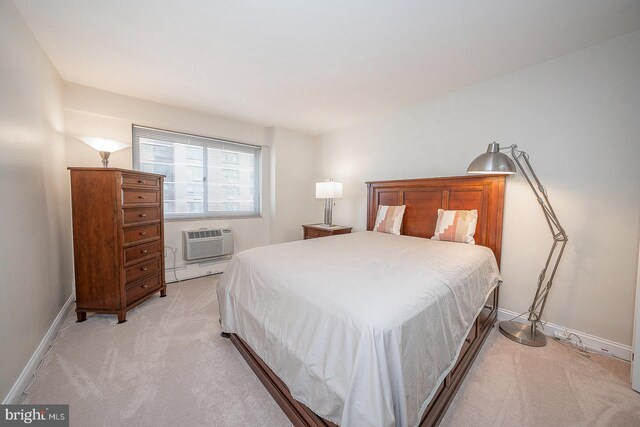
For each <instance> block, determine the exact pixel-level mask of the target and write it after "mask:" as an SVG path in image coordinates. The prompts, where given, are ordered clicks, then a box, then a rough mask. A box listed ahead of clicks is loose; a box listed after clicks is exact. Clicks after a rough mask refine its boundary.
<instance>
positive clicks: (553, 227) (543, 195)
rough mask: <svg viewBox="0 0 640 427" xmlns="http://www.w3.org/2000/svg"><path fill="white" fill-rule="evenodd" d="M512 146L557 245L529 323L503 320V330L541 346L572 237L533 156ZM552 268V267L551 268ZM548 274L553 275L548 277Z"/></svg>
mask: <svg viewBox="0 0 640 427" xmlns="http://www.w3.org/2000/svg"><path fill="white" fill-rule="evenodd" d="M508 148H510V149H511V157H513V160H514V161H515V163H516V165H517V167H518V169H519V170H520V172H521V173H522V175H523V176H524V178H525V179H526V181H527V183H528V184H529V187H530V188H531V190H532V191H533V193H534V195H535V196H536V199H537V200H538V203H539V204H540V207H541V208H542V212H543V213H544V216H545V219H546V220H547V224H548V225H549V230H550V231H551V234H552V235H553V244H552V245H551V250H550V251H549V255H548V256H547V261H546V263H545V265H544V267H543V268H542V271H541V272H540V275H539V276H538V287H537V289H536V294H535V297H534V298H533V302H532V303H531V306H530V307H529V317H528V320H529V324H523V323H517V322H514V321H513V320H507V321H504V322H500V332H502V334H503V335H504V336H506V337H507V338H509V339H511V340H513V341H516V342H518V343H520V344H524V345H529V346H533V347H541V346H543V345H545V343H546V342H547V337H546V336H545V335H544V334H543V333H542V332H540V331H538V324H539V323H540V322H542V314H543V312H544V308H545V305H546V303H547V297H548V296H549V291H550V290H551V286H553V278H554V277H555V275H556V271H557V270H558V264H559V263H560V258H562V254H563V253H564V248H565V246H566V245H567V241H568V239H567V234H566V233H565V231H564V228H562V226H561V225H560V221H559V220H558V217H557V216H556V213H555V212H554V210H553V207H552V206H551V203H550V202H549V196H548V195H547V190H546V189H545V187H544V186H543V185H542V183H540V180H539V179H538V176H537V175H536V173H535V172H534V170H533V168H532V167H531V163H530V162H529V155H528V154H527V153H526V152H524V151H521V150H518V146H517V145H512V146H511V147H508ZM549 268H551V270H549ZM547 274H548V275H549V276H548V279H547ZM545 279H546V283H545Z"/></svg>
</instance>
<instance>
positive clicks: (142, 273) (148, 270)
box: [124, 257, 162, 285]
mask: <svg viewBox="0 0 640 427" xmlns="http://www.w3.org/2000/svg"><path fill="white" fill-rule="evenodd" d="M160 260H161V258H160V257H156V258H154V259H151V260H149V261H144V262H141V263H140V264H136V265H134V266H131V267H128V268H126V269H125V270H124V277H125V283H126V284H127V285H128V284H129V283H133V282H135V281H136V280H140V279H142V278H143V277H147V276H151V275H153V274H158V273H159V272H160V268H162V263H161V262H160Z"/></svg>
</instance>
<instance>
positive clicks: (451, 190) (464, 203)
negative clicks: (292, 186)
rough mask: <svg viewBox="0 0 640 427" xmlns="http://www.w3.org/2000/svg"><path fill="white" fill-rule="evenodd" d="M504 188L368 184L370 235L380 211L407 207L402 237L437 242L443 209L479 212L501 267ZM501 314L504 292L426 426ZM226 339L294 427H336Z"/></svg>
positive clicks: (239, 343)
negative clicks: (438, 225) (437, 230)
mask: <svg viewBox="0 0 640 427" xmlns="http://www.w3.org/2000/svg"><path fill="white" fill-rule="evenodd" d="M504 184H505V178H504V176H503V175H480V176H478V175H469V176H461V177H447V178H424V179H411V180H397V181H377V182H368V183H367V187H368V203H367V230H372V229H373V225H374V222H375V217H376V213H377V211H378V206H379V205H388V206H397V205H403V204H404V205H406V209H405V214H404V218H403V221H402V228H401V234H404V235H408V236H417V237H425V238H430V237H431V236H433V233H434V230H435V224H436V218H437V211H438V209H464V210H471V209H477V210H478V224H477V226H476V234H475V237H474V238H475V240H476V244H478V245H483V246H487V247H489V248H491V250H493V253H494V254H495V256H496V259H497V261H498V265H500V250H501V244H502V212H503V205H504ZM497 311H498V288H496V289H495V290H494V291H493V293H492V294H491V295H490V296H489V298H488V299H487V302H486V303H485V306H484V308H483V309H482V311H481V313H480V315H479V316H478V317H477V318H476V320H475V323H474V326H473V327H472V328H471V332H470V333H469V335H468V336H467V338H466V339H465V342H464V344H463V346H462V350H461V351H460V356H459V358H458V361H457V362H456V365H455V366H454V368H453V369H452V370H451V372H450V373H449V375H447V377H446V378H445V380H444V382H443V383H442V384H441V385H440V387H439V388H438V390H437V391H436V393H435V395H434V397H433V399H432V400H431V402H430V403H429V406H428V407H427V409H426V410H425V413H424V414H423V417H422V420H421V422H420V426H435V425H437V424H438V423H439V422H440V420H441V419H442V416H443V415H444V414H445V412H446V410H447V408H448V406H449V404H450V403H451V401H452V400H453V397H454V396H455V393H456V391H457V390H458V388H459V387H460V385H461V384H462V381H463V380H464V377H465V376H466V374H467V372H468V371H469V368H470V367H471V364H472V363H473V361H474V360H475V358H476V356H477V354H478V352H479V351H480V348H481V347H482V344H483V343H484V341H485V339H486V338H487V336H488V335H489V331H490V330H491V328H492V327H493V324H494V323H495V320H496V317H497ZM223 336H225V337H230V338H231V341H232V342H233V344H234V345H235V346H236V348H237V349H238V351H239V352H240V354H242V356H243V357H244V359H245V360H246V361H247V363H248V364H249V366H250V367H251V369H253V371H254V372H255V373H256V375H257V376H258V378H259V379H260V381H262V384H264V386H265V387H266V388H267V390H268V391H269V393H271V395H272V396H273V398H274V400H275V401H276V402H277V403H278V405H279V406H280V408H281V409H282V410H283V412H284V413H285V414H286V415H287V417H288V418H289V420H290V421H291V422H292V423H293V425H294V426H296V427H298V426H320V427H327V426H330V427H335V426H336V425H335V424H334V423H332V422H330V421H327V420H324V419H322V418H321V417H319V416H318V415H316V414H315V413H313V411H311V410H310V409H309V408H308V407H306V406H305V405H303V404H302V403H300V402H298V401H296V400H295V399H294V398H293V397H292V396H291V393H290V392H289V389H288V388H287V386H286V385H285V384H284V383H283V382H282V380H280V378H278V376H277V375H276V374H275V373H274V372H273V371H272V370H271V369H270V368H269V367H268V366H267V365H266V364H265V363H264V362H263V361H262V359H260V357H258V355H257V354H255V352H254V351H253V350H252V349H251V348H250V347H249V346H248V345H247V344H246V343H245V342H244V341H243V340H242V339H241V338H240V337H238V336H237V335H236V334H225V333H223Z"/></svg>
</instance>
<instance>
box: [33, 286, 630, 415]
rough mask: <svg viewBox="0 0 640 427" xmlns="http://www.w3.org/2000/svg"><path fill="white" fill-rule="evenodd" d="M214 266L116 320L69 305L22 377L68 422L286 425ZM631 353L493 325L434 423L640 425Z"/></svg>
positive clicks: (40, 399)
mask: <svg viewBox="0 0 640 427" xmlns="http://www.w3.org/2000/svg"><path fill="white" fill-rule="evenodd" d="M216 281H217V278H216V277H211V276H210V277H205V278H200V279H195V280H190V281H185V282H181V283H178V284H172V285H169V287H168V296H167V297H166V298H162V299H160V298H157V297H155V298H153V299H151V300H150V301H148V302H146V303H144V304H142V305H141V306H139V307H138V308H136V309H134V310H133V311H131V312H130V313H129V314H128V321H127V322H126V323H124V324H121V325H117V324H116V318H115V316H109V315H96V314H90V315H89V317H88V319H87V321H86V322H84V323H74V320H75V315H74V314H73V313H71V314H70V315H69V317H68V319H67V322H66V323H65V325H66V326H65V327H67V328H68V329H65V330H64V331H63V332H62V333H61V334H60V337H59V338H58V341H57V342H56V344H55V347H54V349H53V350H52V352H51V353H50V354H49V355H48V356H47V358H46V359H45V361H44V362H43V364H42V366H41V368H40V370H39V372H38V375H37V379H36V381H35V383H34V384H33V385H32V386H31V388H30V389H29V393H30V395H29V403H44V404H55V403H68V404H70V423H71V425H72V426H83V427H84V426H107V425H108V426H176V425H190V426H288V425H291V424H290V423H289V421H288V420H287V418H286V417H285V416H284V414H283V413H282V412H281V410H280V408H279V407H278V406H277V404H276V403H275V402H274V401H273V399H272V398H271V396H270V395H269V393H268V392H267V391H266V389H265V388H264V387H263V386H262V384H261V383H260V381H259V380H258V379H257V378H256V376H255V375H254V374H253V372H252V371H251V369H250V368H249V367H248V365H247V364H246V363H245V361H244V359H243V358H242V356H240V354H239V353H238V352H237V351H236V349H235V347H234V346H233V344H232V343H231V342H230V341H229V340H228V339H224V338H222V337H220V326H219V324H218V304H217V300H216V293H215V285H216ZM629 370H630V365H629V364H628V363H625V362H623V361H620V360H616V359H612V358H608V357H604V356H591V358H590V359H588V358H585V357H583V356H581V355H580V354H578V353H576V352H575V351H573V350H570V349H568V348H566V347H564V346H562V345H561V344H559V343H557V342H550V343H549V344H548V345H547V346H546V347H543V348H538V349H534V348H528V347H524V346H521V345H517V344H515V343H513V342H511V341H509V340H507V339H506V338H504V337H503V336H501V335H500V334H499V333H498V332H497V328H496V329H494V331H492V332H491V334H490V335H489V337H488V339H487V342H486V343H485V345H484V347H483V349H482V350H481V352H480V354H479V355H478V358H477V359H476V362H475V363H474V365H473V367H472V369H471V371H470V372H469V375H468V376H467V378H466V379H465V382H464V383H463V385H462V387H461V389H460V390H459V392H458V394H457V396H456V397H455V399H454V401H453V403H452V404H451V406H450V408H449V410H448V412H447V414H446V415H445V417H444V419H443V421H442V423H441V426H446V427H450V426H451V427H453V426H516V425H517V426H534V425H535V426H540V425H543V426H639V425H640V394H638V393H635V392H634V391H633V390H632V389H631V385H630V382H629Z"/></svg>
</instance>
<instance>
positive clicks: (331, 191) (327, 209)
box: [316, 179, 342, 226]
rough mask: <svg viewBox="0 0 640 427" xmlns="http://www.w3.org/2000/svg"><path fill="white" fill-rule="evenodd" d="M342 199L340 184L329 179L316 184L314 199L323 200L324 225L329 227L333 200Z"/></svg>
mask: <svg viewBox="0 0 640 427" xmlns="http://www.w3.org/2000/svg"><path fill="white" fill-rule="evenodd" d="M340 198H342V183H341V182H336V181H333V180H330V179H327V180H325V181H324V182H316V199H324V223H323V225H325V226H330V225H331V221H332V216H333V199H340Z"/></svg>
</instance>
